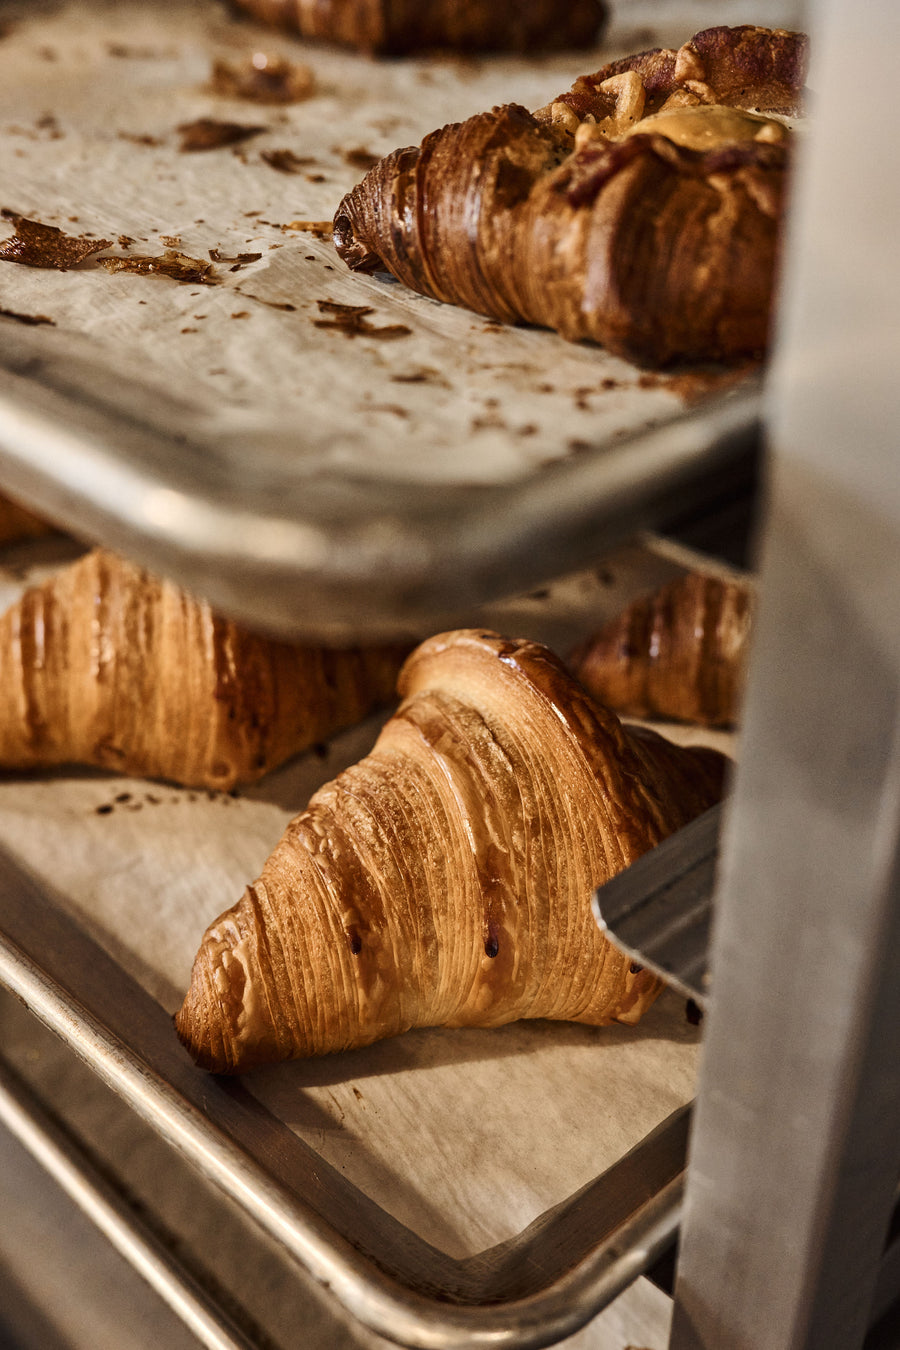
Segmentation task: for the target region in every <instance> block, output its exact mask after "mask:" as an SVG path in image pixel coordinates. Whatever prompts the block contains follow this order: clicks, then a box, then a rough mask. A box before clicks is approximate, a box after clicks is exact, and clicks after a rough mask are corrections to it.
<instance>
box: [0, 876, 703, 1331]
mask: <svg viewBox="0 0 900 1350" xmlns="http://www.w3.org/2000/svg"><path fill="white" fill-rule="evenodd" d="M0 933H2V938H0V981H2V983H3V984H5V985H6V986H7V987H8V988H9V989H10V990H12V991H13V993H15V994H16V995H17V996H18V997H19V998H21V999H22V1000H23V1001H24V1002H25V1004H26V1005H27V1006H28V1008H29V1009H30V1010H31V1011H32V1012H33V1013H34V1014H35V1015H36V1016H37V1017H38V1018H39V1019H40V1020H41V1021H42V1022H43V1023H44V1024H45V1025H47V1026H48V1027H50V1028H51V1029H52V1030H53V1031H54V1032H55V1033H56V1034H57V1035H59V1036H60V1037H61V1038H62V1039H63V1040H64V1041H65V1042H66V1043H67V1044H68V1045H69V1046H70V1047H71V1048H72V1049H73V1050H74V1051H75V1052H76V1053H77V1054H78V1055H79V1056H80V1057H81V1058H82V1059H83V1060H84V1061H85V1062H86V1063H87V1064H88V1065H89V1066H90V1067H91V1069H92V1070H93V1071H94V1073H96V1074H97V1075H98V1077H99V1078H100V1079H101V1080H102V1081H103V1082H105V1083H106V1084H107V1085H108V1086H110V1087H111V1088H112V1089H113V1090H114V1091H115V1092H116V1093H117V1094H118V1096H119V1097H120V1098H122V1099H123V1100H124V1101H125V1102H126V1103H128V1105H129V1106H130V1107H131V1108H132V1109H133V1110H135V1111H136V1112H137V1113H138V1115H140V1116H141V1117H142V1118H143V1119H144V1120H145V1121H147V1122H148V1123H149V1124H150V1125H151V1126H152V1127H153V1128H154V1129H155V1130H156V1131H157V1132H158V1133H159V1134H160V1135H161V1136H162V1137H163V1138H164V1139H165V1140H166V1141H167V1142H168V1143H169V1144H170V1145H172V1146H174V1147H175V1148H176V1149H178V1150H179V1152H180V1153H181V1154H183V1155H184V1156H185V1157H186V1158H187V1159H188V1160H189V1161H190V1162H191V1163H192V1164H193V1165H194V1166H195V1167H196V1168H197V1169H198V1170H199V1171H200V1172H201V1173H202V1174H203V1175H204V1176H205V1177H206V1178H207V1179H208V1180H210V1181H212V1182H213V1183H214V1184H215V1185H216V1186H217V1187H218V1188H219V1189H220V1190H221V1191H223V1192H224V1193H225V1194H226V1195H227V1196H229V1197H230V1198H231V1199H232V1200H233V1201H235V1202H236V1203H237V1204H238V1205H239V1206H240V1207H241V1208H242V1210H243V1211H244V1212H245V1213H246V1214H247V1215H249V1216H250V1217H251V1218H252V1219H253V1220H254V1221H255V1223H256V1224H258V1225H259V1226H260V1227H261V1228H262V1230H263V1231H264V1232H266V1233H267V1234H268V1235H269V1236H270V1237H272V1238H274V1239H275V1240H276V1241H277V1242H278V1243H279V1244H280V1245H281V1246H282V1248H283V1249H285V1250H286V1251H288V1252H289V1253H290V1254H291V1255H292V1257H293V1258H294V1259H295V1260H296V1262H297V1263H298V1264H299V1265H300V1266H301V1267H302V1268H303V1269H304V1270H305V1271H306V1272H307V1274H309V1275H311V1276H312V1277H313V1278H314V1279H315V1280H317V1281H318V1282H320V1283H321V1284H322V1285H324V1286H327V1288H328V1289H329V1290H330V1291H331V1293H332V1294H333V1295H334V1297H336V1298H337V1300H338V1301H339V1303H340V1304H341V1305H342V1306H343V1308H344V1309H346V1310H347V1312H349V1313H350V1314H351V1315H352V1317H354V1318H356V1319H357V1320H358V1321H359V1322H361V1323H362V1324H363V1325H364V1326H366V1327H368V1328H370V1329H371V1330H373V1331H375V1332H377V1333H378V1334H380V1335H381V1336H384V1337H386V1338H387V1339H389V1340H391V1341H394V1342H395V1343H398V1344H401V1345H408V1346H416V1347H426V1348H427V1347H435V1348H437V1347H454V1346H460V1347H462V1346H479V1345H484V1346H487V1345H497V1344H502V1345H504V1346H508V1347H532V1346H535V1347H536V1346H544V1345H551V1344H554V1343H556V1342H558V1341H559V1340H561V1339H563V1338H564V1337H565V1336H567V1335H570V1334H572V1333H574V1332H575V1331H576V1330H577V1329H578V1328H579V1327H580V1326H582V1325H584V1324H585V1323H586V1322H587V1321H589V1320H590V1319H591V1318H592V1317H593V1316H595V1315H596V1314H597V1313H598V1312H599V1311H600V1310H601V1309H602V1308H604V1307H605V1306H606V1305H607V1304H608V1303H609V1302H610V1301H611V1300H612V1299H613V1298H614V1297H616V1295H618V1294H619V1293H620V1292H621V1291H622V1290H623V1289H624V1288H626V1287H627V1286H628V1284H629V1283H631V1282H632V1281H633V1280H634V1279H635V1278H636V1277H637V1276H638V1275H639V1274H641V1273H642V1272H643V1271H644V1270H646V1269H647V1268H648V1267H650V1266H651V1265H652V1264H653V1262H654V1261H655V1260H657V1259H658V1257H659V1256H660V1255H661V1254H662V1253H663V1252H664V1251H665V1250H666V1248H667V1247H669V1246H670V1245H671V1243H672V1241H673V1239H674V1236H675V1232H676V1229H677V1224H678V1219H679V1211H680V1194H681V1180H680V1177H681V1172H682V1169H683V1166H684V1157H685V1148H686V1135H687V1124H688V1110H687V1108H685V1109H682V1110H679V1111H677V1112H675V1113H673V1114H672V1115H671V1116H670V1117H669V1118H668V1119H666V1120H665V1121H664V1122H663V1123H662V1124H661V1125H660V1126H659V1127H658V1128H657V1129H656V1130H654V1131H653V1132H652V1133H651V1134H650V1135H649V1136H648V1137H647V1138H646V1139H644V1140H643V1141H642V1142H641V1143H640V1145H639V1146H638V1147H637V1148H635V1149H633V1150H631V1151H630V1152H629V1153H627V1154H626V1155H625V1157H623V1158H622V1159H621V1160H620V1161H618V1162H617V1163H616V1164H615V1165H613V1166H612V1167H609V1168H607V1169H605V1170H604V1171H603V1172H602V1174H601V1175H599V1176H598V1177H597V1178H596V1179H595V1180H594V1181H593V1182H591V1183H590V1184H589V1185H588V1186H586V1187H583V1188H582V1189H581V1190H579V1191H578V1192H577V1193H576V1194H575V1195H573V1196H572V1197H570V1198H569V1199H568V1200H567V1201H565V1202H564V1203H563V1204H561V1205H559V1206H557V1207H555V1208H554V1209H553V1210H551V1211H549V1212H548V1213H546V1214H544V1215H542V1216H541V1217H540V1218H539V1219H538V1220H536V1221H535V1222H534V1223H532V1224H530V1225H529V1226H528V1227H527V1229H526V1230H525V1231H523V1232H522V1233H520V1234H519V1235H517V1236H516V1237H515V1238H513V1239H512V1240H510V1241H508V1242H504V1243H502V1244H500V1245H498V1246H497V1247H495V1248H493V1249H491V1250H488V1251H486V1252H483V1253H479V1254H478V1255H476V1256H474V1257H468V1258H464V1259H453V1258H451V1257H449V1256H447V1255H446V1254H445V1253H443V1252H441V1251H439V1250H438V1249H437V1248H436V1247H434V1246H432V1245H430V1244H429V1243H427V1242H425V1241H423V1240H422V1239H421V1238H419V1237H418V1236H417V1235H416V1234H415V1233H414V1232H412V1231H411V1230H410V1229H408V1228H407V1227H405V1226H404V1225H403V1224H401V1223H399V1222H398V1221H397V1220H396V1219H394V1218H393V1217H392V1216H391V1215H390V1214H388V1213H387V1212H386V1211H385V1210H383V1209H382V1208H380V1207H379V1206H378V1205H376V1204H375V1203H374V1202H372V1201H371V1200H370V1199H369V1198H367V1197H366V1196H365V1195H363V1194H361V1192H360V1191H359V1189H358V1188H356V1187H354V1186H353V1185H352V1184H351V1183H350V1182H348V1180H347V1179H346V1178H345V1177H344V1176H342V1175H341V1173H340V1171H339V1170H337V1169H335V1168H334V1167H331V1166H330V1165H329V1164H328V1163H327V1162H326V1161H324V1160H323V1159H322V1157H320V1156H319V1155H318V1154H317V1153H316V1152H315V1150H314V1149H312V1148H310V1146H309V1145H308V1144H307V1143H306V1142H305V1141H304V1140H302V1139H301V1138H299V1137H298V1136H297V1135H296V1134H295V1133H293V1132H292V1131H291V1130H290V1129H288V1128H287V1127H286V1126H285V1125H284V1124H283V1123H282V1122H281V1121H279V1120H278V1119H277V1117H276V1116H275V1115H273V1114H272V1113H271V1112H270V1111H268V1110H267V1109H266V1108H265V1107H264V1106H263V1105H262V1104H261V1103H260V1101H259V1100H257V1099H256V1098H255V1097H254V1096H253V1095H251V1092H250V1091H249V1090H248V1089H247V1088H246V1087H244V1086H243V1085H241V1084H239V1083H236V1082H233V1081H230V1080H227V1081H226V1080H219V1079H215V1078H210V1077H209V1076H208V1075H206V1074H203V1073H202V1072H200V1071H199V1070H197V1069H196V1068H195V1067H194V1066H193V1065H192V1064H191V1063H190V1062H189V1060H188V1057H187V1055H186V1054H185V1053H184V1052H183V1051H182V1049H181V1047H180V1046H179V1045H178V1043H177V1041H176V1039H175V1038H174V1036H173V1034H172V1029H171V1022H170V1018H169V1015H168V1013H167V1012H166V1010H165V1009H164V1008H163V1007H162V1006H161V1005H160V1004H159V1003H158V1002H157V1001H156V1000H155V999H154V998H152V997H151V996H150V995H149V994H148V993H147V992H146V991H145V990H144V989H143V988H142V987H141V986H140V985H139V984H138V983H137V981H135V980H134V979H133V978H132V977H131V976H130V975H129V974H128V973H127V972H126V971H124V970H123V969H122V967H121V966H120V965H119V964H118V963H117V962H116V961H115V960H113V959H112V957H111V956H109V955H108V954H107V952H105V951H104V950H103V949H102V948H101V947H100V946H99V945H98V944H97V943H96V942H94V941H93V939H92V938H91V937H90V936H88V935H87V934H86V933H85V932H84V931H83V929H82V928H81V927H80V926H79V925H78V924H77V923H76V922H75V921H74V920H73V918H72V917H71V916H69V915H68V914H66V913H65V912H64V911H63V909H62V908H61V907H60V906H59V905H57V904H56V903H55V902H54V899H53V898H52V897H51V896H50V895H49V894H48V893H47V891H46V890H45V888H44V887H43V886H40V885H38V884H37V883H36V882H35V880H34V879H32V878H31V877H30V876H29V875H28V874H27V873H26V872H24V871H23V870H22V869H21V868H20V867H19V866H18V865H17V864H16V863H15V862H14V861H13V860H12V859H11V858H9V857H8V856H5V857H3V859H2V867H0ZM498 1336H499V1337H500V1338H501V1339H500V1340H499V1341H498Z"/></svg>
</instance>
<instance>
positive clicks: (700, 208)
mask: <svg viewBox="0 0 900 1350" xmlns="http://www.w3.org/2000/svg"><path fill="white" fill-rule="evenodd" d="M806 56H807V39H806V38H805V36H804V35H803V34H799V33H789V32H784V31H781V30H769V29H763V28H756V27H750V26H744V27H739V28H712V29H707V30H705V31H704V32H702V33H698V34H697V35H696V36H695V37H693V38H692V39H691V40H690V41H689V42H687V43H685V45H684V46H683V47H681V48H680V49H679V50H678V51H674V50H654V51H648V52H641V53H639V54H638V55H636V56H633V57H629V58H627V59H624V60H620V61H615V62H613V63H612V64H611V65H607V66H605V67H603V69H601V70H599V71H597V72H596V74H594V75H590V76H584V77H582V78H580V79H578V80H577V81H576V82H575V84H574V85H573V87H572V89H571V90H569V92H568V93H566V94H563V95H562V96H561V97H560V98H559V99H556V100H554V101H553V102H552V103H550V104H548V105H547V106H546V107H544V108H541V109H539V110H538V111H537V112H535V113H530V112H528V111H527V110H526V109H525V108H523V107H520V106H518V105H516V104H510V105H507V106H504V107H500V108H494V109H493V110H492V111H491V112H485V113H479V114H477V115H476V116H474V117H470V118H469V119H468V120H467V121H465V122H462V123H456V124H452V125H450V126H445V127H442V128H441V129H440V130H438V131H434V132H432V133H431V135H429V136H427V137H426V138H425V140H424V141H423V142H422V144H421V146H419V147H418V148H408V149H402V150H396V151H394V152H393V153H392V154H391V155H388V156H387V157H386V158H385V159H383V160H381V161H380V162H379V163H378V164H377V165H375V166H374V168H372V169H371V170H370V171H369V173H368V174H367V175H366V177H365V178H364V179H363V180H362V182H361V183H359V184H358V185H357V186H356V187H355V188H354V189H353V190H352V191H351V192H350V193H348V194H347V195H346V196H345V197H344V199H343V201H342V202H341V204H340V206H339V207H338V210H337V213H336V215H335V219H334V241H335V245H336V247H337V251H338V253H339V254H340V256H341V257H342V258H343V260H344V261H345V262H346V263H347V265H348V266H349V267H350V268H351V269H353V270H355V271H359V272H375V271H384V270H386V271H389V272H392V273H393V274H394V275H395V276H396V277H398V278H399V279H400V280H401V281H402V282H404V283H405V284H406V285H408V286H410V287H411V288H412V289H414V290H417V291H420V292H422V293H423V294H425V295H428V296H431V297H432V298H434V299H437V300H443V301H448V302H451V303H453V304H458V305H463V306H466V307H467V308H469V309H472V310H474V311H476V312H477V313H479V314H485V315H489V316H491V317H493V318H496V319H501V320H504V321H506V322H516V321H524V322H526V323H531V324H537V325H540V326H543V327H548V328H553V329H556V330H557V332H559V333H561V334H562V335H563V336H564V337H566V338H569V339H572V340H579V339H590V340H591V341H594V342H598V343H601V344H602V345H603V346H604V347H606V348H608V350H610V351H611V352H615V353H616V354H618V355H620V356H624V357H626V358H628V359H630V360H633V361H636V362H638V363H641V364H645V365H648V366H664V365H667V364H670V363H672V362H675V361H681V360H688V361H726V362H728V361H736V360H739V359H744V358H746V357H748V356H755V355H758V354H760V353H761V352H762V351H763V350H764V348H765V346H766V342H767V339H768V333H769V325H770V314H771V307H772V298H773V294H774V289H775V283H776V275H777V263H778V251H779V242H780V236H781V230H782V221H783V216H784V209H785V188H786V179H787V171H788V167H789V161H790V136H791V132H790V131H789V130H788V128H787V127H786V126H785V124H784V123H783V122H782V121H781V120H778V119H779V118H780V117H781V116H782V115H785V114H797V113H798V112H799V110H800V103H801V96H802V90H803V85H804V79H805V70H806ZM768 114H778V117H773V116H770V115H768Z"/></svg>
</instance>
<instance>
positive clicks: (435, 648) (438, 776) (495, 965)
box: [176, 630, 724, 1073]
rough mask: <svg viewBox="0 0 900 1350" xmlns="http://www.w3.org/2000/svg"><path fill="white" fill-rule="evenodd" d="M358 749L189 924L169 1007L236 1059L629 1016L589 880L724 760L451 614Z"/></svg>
mask: <svg viewBox="0 0 900 1350" xmlns="http://www.w3.org/2000/svg"><path fill="white" fill-rule="evenodd" d="M398 688H399V690H400V693H401V694H402V695H403V699H404V701H403V703H402V704H401V706H400V708H399V710H398V711H397V713H396V714H395V715H394V716H393V717H392V718H391V719H390V720H389V721H388V722H387V724H386V725H385V727H384V729H383V731H382V734H381V736H380V737H379V739H378V741H377V743H376V745H375V747H374V749H373V750H372V752H371V754H369V755H368V756H367V757H366V758H365V759H363V760H361V761H360V762H359V763H358V764H356V765H354V766H353V767H351V768H350V769H348V770H346V771H345V772H344V773H342V774H341V775H340V776H339V777H338V778H337V779H335V781H334V782H332V783H329V784H328V785H327V786H325V787H324V788H322V789H321V790H320V791H319V792H317V793H316V794H315V795H314V796H313V798H312V800H311V801H310V803H309V805H308V807H307V808H306V810H305V811H303V812H302V813H301V814H300V815H298V816H297V817H295V819H294V820H293V821H292V822H291V824H290V825H289V826H288V828H287V830H286V832H285V834H284V836H283V837H282V839H281V842H280V843H279V844H278V846H277V847H276V849H275V851H274V852H273V854H272V855H271V857H270V858H269V860H268V862H267V863H266V865H265V868H264V870H263V873H262V875H261V877H260V878H259V879H258V880H257V881H256V882H255V883H254V884H253V885H252V886H248V888H247V890H246V891H245V892H244V895H243V897H242V899H241V900H240V901H239V902H238V903H237V905H235V906H234V908H232V909H230V910H228V911H227V912H226V913H224V914H223V915H221V916H220V917H219V918H218V919H217V920H216V921H215V923H213V924H212V925H211V927H210V928H209V929H208V930H207V932H206V934H205V935H204V938H203V940H202V943H201V946H200V949H199V952H198V954H197V957H196V959H195V962H194V969H193V975H192V979H191V986H190V989H189V991H188V993H187V996H186V998H185V1000H184V1003H183V1006H182V1008H181V1010H180V1011H179V1013H178V1014H177V1017H176V1027H177V1030H178V1034H179V1036H180V1037H181V1039H182V1041H183V1042H184V1043H185V1045H187V1046H188V1048H189V1050H190V1051H191V1053H192V1055H193V1056H194V1057H195V1058H196V1060H197V1061H198V1063H200V1064H201V1065H203V1066H204V1067H206V1068H209V1069H212V1070H214V1071H216V1072H220V1073H227V1072H240V1071H242V1070H244V1069H248V1068H251V1067H253V1066H254V1065H256V1064H261V1063H264V1062H267V1061H273V1060H278V1059H287V1058H291V1057H296V1056H306V1055H314V1054H322V1053H325V1052H328V1051H334V1050H341V1049H346V1048H348V1047H352V1046H360V1045H367V1044H369V1043H370V1042H372V1041H375V1040H378V1039H381V1038H383V1037H386V1036H393V1035H396V1034H398V1033H400V1032H403V1031H406V1030H408V1029H409V1028H411V1027H416V1026H433V1025H447V1026H499V1025H501V1024H503V1023H505V1022H510V1021H514V1020H516V1019H519V1018H524V1017H546V1018H558V1019H564V1020H569V1021H576V1022H586V1023H590V1024H592V1025H603V1024H605V1023H608V1022H610V1021H613V1020H618V1021H622V1022H627V1023H633V1022H636V1021H637V1020H638V1018H639V1017H640V1016H641V1014H642V1013H643V1011H644V1010H645V1009H646V1008H647V1007H648V1006H649V1005H650V1003H652V1001H653V1000H654V998H655V997H656V995H657V994H658V992H659V989H660V984H659V982H658V980H657V979H656V977H655V976H653V975H651V974H650V973H649V972H648V971H646V970H642V969H640V968H637V967H634V966H633V965H632V963H631V962H629V960H628V959H627V958H626V957H625V956H623V955H622V954H621V953H620V952H618V951H617V950H616V949H615V948H613V947H612V946H611V945H610V944H609V943H608V942H607V940H606V939H605V938H604V937H603V935H602V934H601V933H600V931H599V929H598V927H597V925H596V924H595V923H594V920H593V918H592V916H591V912H590V903H589V902H590V895H591V891H592V888H593V887H594V886H596V885H597V884H599V883H601V882H603V881H605V880H606V879H607V878H608V877H610V876H612V875H613V874H614V873H616V872H618V871H620V870H621V869H622V868H623V867H626V866H627V865H628V864H629V863H630V862H632V861H633V860H634V859H635V858H637V857H638V856H639V855H640V854H642V853H643V852H645V851H646V850H647V849H649V848H651V847H652V846H653V845H654V844H656V843H658V842H659V840H661V839H662V838H663V837H664V836H665V835H667V834H669V833H670V832H671V831H672V830H674V829H677V828H678V827H679V826H681V825H684V824H685V823H686V822H687V821H689V820H690V819H691V818H692V817H694V816H695V815H697V814H699V813H700V812H701V811H703V810H704V809H706V808H707V807H708V806H710V805H711V804H712V803H713V802H714V801H715V800H716V799H717V798H718V796H719V794H720V791H721V784H722V774H723V765H724V761H723V759H722V757H721V756H720V755H717V754H715V752H713V751H709V750H683V749H680V748H679V747H677V746H674V745H671V744H670V743H669V742H667V741H665V740H663V739H662V738H661V737H658V736H654V735H653V734H652V733H646V734H645V735H643V736H642V735H640V734H632V733H631V732H629V731H627V730H626V729H624V728H623V727H622V726H621V724H620V723H619V722H618V720H617V718H616V717H615V716H614V715H613V714H612V713H610V712H607V711H606V710H605V709H602V708H599V707H597V706H596V705H595V704H594V703H593V701H592V700H591V699H590V698H589V697H588V695H587V694H586V693H585V692H584V690H583V689H582V688H581V687H580V686H579V685H578V683H577V682H576V681H575V680H573V679H572V677H571V676H570V675H569V674H568V673H567V672H566V670H565V668H564V666H563V665H562V663H561V662H560V661H558V660H557V658H556V657H554V656H553V655H552V654H551V653H550V652H549V651H548V650H547V649H546V648H543V647H540V646H538V645H537V644H535V643H531V642H526V641H516V642H513V641H507V640H504V639H503V638H500V637H498V636H497V635H496V634H495V633H486V632H482V631H480V630H460V631H457V632H452V633H446V634H441V635H439V636H437V637H434V638H431V639H429V640H428V641H427V642H425V643H423V644H422V645H421V646H420V647H418V648H417V649H416V650H415V651H414V652H413V654H412V655H411V656H410V658H409V660H408V662H407V663H406V665H405V667H404V669H403V672H402V674H401V677H400V681H399V685H398Z"/></svg>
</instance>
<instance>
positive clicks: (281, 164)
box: [259, 149, 331, 234]
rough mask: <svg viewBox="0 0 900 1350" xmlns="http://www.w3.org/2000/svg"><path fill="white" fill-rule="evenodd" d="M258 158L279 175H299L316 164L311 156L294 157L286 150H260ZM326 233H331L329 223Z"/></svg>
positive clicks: (329, 223)
mask: <svg viewBox="0 0 900 1350" xmlns="http://www.w3.org/2000/svg"><path fill="white" fill-rule="evenodd" d="M259 157H260V159H261V160H262V162H263V163H264V164H268V166H269V168H270V169H277V170H278V172H279V173H299V172H300V170H301V169H305V168H308V166H309V165H310V164H315V162H316V160H315V156H313V155H296V154H295V153H294V151H293V150H287V149H285V150H260V152H259ZM328 233H329V234H330V233H331V221H329V222H328Z"/></svg>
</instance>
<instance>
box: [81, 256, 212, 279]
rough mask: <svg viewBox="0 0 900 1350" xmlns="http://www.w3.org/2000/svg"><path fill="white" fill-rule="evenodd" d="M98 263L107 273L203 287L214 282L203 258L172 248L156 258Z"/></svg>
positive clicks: (132, 258)
mask: <svg viewBox="0 0 900 1350" xmlns="http://www.w3.org/2000/svg"><path fill="white" fill-rule="evenodd" d="M98 261H99V263H100V266H101V267H105V268H106V270H107V272H137V273H138V275H139V276H142V277H168V278H169V279H170V280H171V281H192V282H200V283H201V284H203V285H211V284H213V282H214V281H215V272H214V271H213V265H212V263H211V262H207V261H206V260H205V259H204V258H191V257H189V256H188V254H187V253H179V252H178V250H177V249H173V248H167V249H166V251H165V253H163V254H159V255H156V256H147V255H144V256H143V257H137V256H132V257H128V258H100V259H98Z"/></svg>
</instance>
